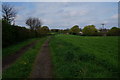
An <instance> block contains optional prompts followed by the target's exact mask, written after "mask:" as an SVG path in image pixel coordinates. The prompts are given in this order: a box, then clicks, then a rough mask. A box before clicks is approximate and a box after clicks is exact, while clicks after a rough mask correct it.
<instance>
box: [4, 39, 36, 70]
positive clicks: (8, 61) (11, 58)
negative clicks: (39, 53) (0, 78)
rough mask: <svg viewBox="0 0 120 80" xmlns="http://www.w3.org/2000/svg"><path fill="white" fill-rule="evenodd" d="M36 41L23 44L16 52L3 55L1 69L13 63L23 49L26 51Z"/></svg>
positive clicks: (23, 51) (22, 52)
mask: <svg viewBox="0 0 120 80" xmlns="http://www.w3.org/2000/svg"><path fill="white" fill-rule="evenodd" d="M35 43H36V41H34V42H32V43H30V44H28V45H26V46H24V47H23V48H21V49H20V50H19V51H17V52H16V53H14V54H12V55H10V56H7V57H5V58H4V59H2V70H3V71H4V70H5V69H7V68H8V67H9V66H10V65H11V64H12V63H14V62H15V61H16V60H17V59H18V58H19V57H20V56H21V55H22V54H24V53H25V51H27V50H28V49H29V48H31V47H33V46H34V45H35Z"/></svg>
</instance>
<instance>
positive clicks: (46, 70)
mask: <svg viewBox="0 0 120 80" xmlns="http://www.w3.org/2000/svg"><path fill="white" fill-rule="evenodd" d="M49 38H50V37H49ZM49 38H48V39H47V40H46V42H45V43H44V44H43V45H42V47H41V50H40V52H39V54H38V56H37V57H36V60H35V63H34V66H33V70H32V72H31V74H30V78H52V62H51V54H50V48H49Z"/></svg>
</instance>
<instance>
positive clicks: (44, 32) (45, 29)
mask: <svg viewBox="0 0 120 80" xmlns="http://www.w3.org/2000/svg"><path fill="white" fill-rule="evenodd" d="M37 32H38V34H39V35H42V36H43V35H48V33H49V32H50V30H49V28H48V27H47V26H43V27H41V28H39V29H38V30H37Z"/></svg>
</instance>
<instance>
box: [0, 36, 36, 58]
mask: <svg viewBox="0 0 120 80" xmlns="http://www.w3.org/2000/svg"><path fill="white" fill-rule="evenodd" d="M35 40H36V38H34V39H28V40H26V41H23V42H20V43H17V44H15V45H12V46H9V47H7V48H3V49H2V58H5V57H6V56H9V55H11V54H14V53H15V52H16V51H18V50H20V49H21V48H22V47H24V46H26V45H28V44H30V43H32V42H33V41H35Z"/></svg>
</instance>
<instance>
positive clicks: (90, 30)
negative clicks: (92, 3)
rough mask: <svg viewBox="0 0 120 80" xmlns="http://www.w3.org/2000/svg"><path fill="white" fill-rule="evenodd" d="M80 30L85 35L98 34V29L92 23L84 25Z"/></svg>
mask: <svg viewBox="0 0 120 80" xmlns="http://www.w3.org/2000/svg"><path fill="white" fill-rule="evenodd" d="M82 32H83V35H86V36H96V35H98V30H97V29H96V28H95V26H94V25H88V26H85V27H84V28H83V30H82Z"/></svg>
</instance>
